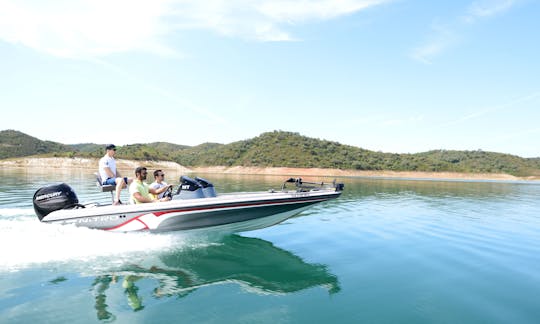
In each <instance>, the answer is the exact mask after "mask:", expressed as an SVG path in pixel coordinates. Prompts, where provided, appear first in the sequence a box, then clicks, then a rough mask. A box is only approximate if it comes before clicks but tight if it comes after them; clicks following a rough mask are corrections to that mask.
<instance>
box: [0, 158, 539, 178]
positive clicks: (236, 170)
mask: <svg viewBox="0 0 540 324" xmlns="http://www.w3.org/2000/svg"><path fill="white" fill-rule="evenodd" d="M98 160H99V159H96V158H78V157H74V158H69V157H43V158H41V157H25V158H12V159H6V160H0V166H2V168H5V169H9V168H15V169H30V170H32V169H43V168H49V169H69V170H71V169H88V170H92V172H95V171H96V170H97V165H98ZM141 165H142V166H146V167H147V168H149V169H163V170H166V171H176V172H178V173H183V174H190V173H210V174H211V173H215V174H239V175H276V176H278V175H281V176H302V177H310V176H312V177H366V178H391V179H418V180H424V179H426V180H427V179H435V180H469V181H475V180H478V181H481V180H489V181H540V177H539V176H530V177H517V176H513V175H509V174H504V173H462V172H424V171H384V170H380V171H379V170H377V171H366V170H343V169H325V168H289V167H247V166H232V167H227V166H208V167H184V166H182V165H180V164H178V163H176V162H168V161H135V160H125V159H117V166H118V168H119V169H120V170H121V171H123V173H124V174H127V173H126V172H127V171H128V170H134V169H135V168H136V167H137V166H141Z"/></svg>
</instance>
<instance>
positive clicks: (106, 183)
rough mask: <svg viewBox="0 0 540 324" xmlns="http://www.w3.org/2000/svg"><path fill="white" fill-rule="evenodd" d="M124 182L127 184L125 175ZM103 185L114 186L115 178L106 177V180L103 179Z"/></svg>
mask: <svg viewBox="0 0 540 324" xmlns="http://www.w3.org/2000/svg"><path fill="white" fill-rule="evenodd" d="M124 182H125V184H126V185H127V183H128V179H127V177H124ZM103 185H111V186H116V178H108V179H107V180H105V181H103Z"/></svg>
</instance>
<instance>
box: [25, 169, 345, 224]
mask: <svg viewBox="0 0 540 324" xmlns="http://www.w3.org/2000/svg"><path fill="white" fill-rule="evenodd" d="M288 184H294V188H287V185H288ZM98 185H99V184H98ZM343 189H344V185H343V184H342V183H336V182H335V181H334V182H333V183H313V182H304V181H302V179H299V178H298V179H295V178H290V179H288V180H286V181H285V182H284V183H283V185H282V187H281V190H269V191H262V192H239V193H225V194H217V193H216V191H215V189H214V186H213V184H212V183H211V182H209V181H207V180H205V179H202V178H198V177H196V178H195V179H192V178H189V177H186V176H182V177H181V178H180V185H179V186H178V190H177V191H176V193H175V194H173V193H172V191H169V192H168V193H167V194H168V195H169V197H171V200H170V201H166V202H158V203H146V204H134V205H112V204H106V205H102V204H99V203H86V204H80V203H79V200H78V198H77V195H76V194H75V192H74V191H73V189H72V188H71V187H70V186H69V185H67V184H65V183H61V184H56V185H51V186H46V187H43V188H40V189H38V190H37V191H36V193H35V194H34V198H33V205H34V210H35V212H36V215H37V216H38V218H39V220H40V221H41V222H44V223H56V224H74V225H76V226H84V227H88V228H94V229H101V230H107V231H117V232H132V231H150V232H167V231H185V230H189V231H193V230H200V229H209V228H211V229H213V230H217V231H219V232H228V233H234V232H244V231H250V230H255V229H260V228H264V227H268V226H272V225H275V224H278V223H281V222H283V221H284V220H286V219H288V218H290V217H293V216H294V215H297V214H298V213H300V212H302V211H304V210H305V209H307V208H309V207H311V206H312V205H313V204H316V203H320V202H323V201H327V200H330V199H334V198H337V197H339V196H340V195H341V193H342V191H343ZM102 190H103V188H102ZM103 191H110V190H103Z"/></svg>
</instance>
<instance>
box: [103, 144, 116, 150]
mask: <svg viewBox="0 0 540 324" xmlns="http://www.w3.org/2000/svg"><path fill="white" fill-rule="evenodd" d="M105 149H107V150H114V149H116V146H115V145H114V144H109V145H107V146H105Z"/></svg>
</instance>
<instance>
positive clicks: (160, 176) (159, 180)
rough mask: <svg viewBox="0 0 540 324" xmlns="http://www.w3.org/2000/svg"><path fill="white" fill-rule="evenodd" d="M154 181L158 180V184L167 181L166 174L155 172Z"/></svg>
mask: <svg viewBox="0 0 540 324" xmlns="http://www.w3.org/2000/svg"><path fill="white" fill-rule="evenodd" d="M154 179H156V181H158V182H161V181H163V180H164V179H165V173H163V171H162V170H156V171H154Z"/></svg>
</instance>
